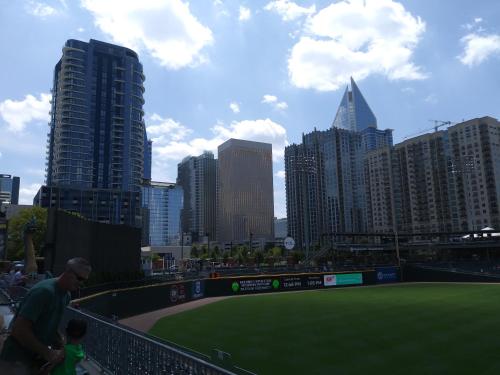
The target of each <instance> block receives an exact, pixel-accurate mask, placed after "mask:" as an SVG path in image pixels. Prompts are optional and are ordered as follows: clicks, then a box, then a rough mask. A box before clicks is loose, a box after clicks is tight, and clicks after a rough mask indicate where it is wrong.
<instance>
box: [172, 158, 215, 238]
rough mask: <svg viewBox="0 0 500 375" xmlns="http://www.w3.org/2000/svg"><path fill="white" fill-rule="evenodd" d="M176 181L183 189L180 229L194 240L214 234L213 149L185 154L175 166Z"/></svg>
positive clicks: (212, 236) (211, 236)
mask: <svg viewBox="0 0 500 375" xmlns="http://www.w3.org/2000/svg"><path fill="white" fill-rule="evenodd" d="M177 184H178V185H179V186H181V187H182V189H183V191H184V207H183V209H182V212H181V227H182V232H183V233H185V234H187V235H189V236H190V238H191V239H192V241H193V242H199V241H202V240H203V238H204V237H205V236H209V237H210V239H211V240H215V239H216V235H217V160H216V159H215V158H214V155H213V153H211V152H204V153H203V154H202V155H200V156H188V157H186V158H184V160H182V162H181V163H179V164H178V166H177Z"/></svg>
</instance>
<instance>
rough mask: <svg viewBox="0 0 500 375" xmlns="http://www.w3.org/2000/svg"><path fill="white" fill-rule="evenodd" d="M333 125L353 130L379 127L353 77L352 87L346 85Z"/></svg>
mask: <svg viewBox="0 0 500 375" xmlns="http://www.w3.org/2000/svg"><path fill="white" fill-rule="evenodd" d="M332 127H335V128H339V129H346V130H352V131H362V130H364V129H367V128H375V129H376V128H377V118H376V117H375V115H374V114H373V112H372V110H371V108H370V106H369V105H368V103H367V102H366V100H365V98H364V97H363V94H361V91H360V90H359V88H358V85H356V82H354V79H352V77H351V89H350V90H349V86H347V87H346V89H345V92H344V96H343V97H342V100H341V101H340V105H339V108H338V109H337V114H336V115H335V119H334V120H333V124H332Z"/></svg>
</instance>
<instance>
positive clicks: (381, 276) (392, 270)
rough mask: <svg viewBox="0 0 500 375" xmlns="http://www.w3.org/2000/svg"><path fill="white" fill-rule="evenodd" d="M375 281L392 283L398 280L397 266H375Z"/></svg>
mask: <svg viewBox="0 0 500 375" xmlns="http://www.w3.org/2000/svg"><path fill="white" fill-rule="evenodd" d="M375 272H376V273H377V283H393V282H395V281H399V269H398V268H397V267H380V268H376V269H375Z"/></svg>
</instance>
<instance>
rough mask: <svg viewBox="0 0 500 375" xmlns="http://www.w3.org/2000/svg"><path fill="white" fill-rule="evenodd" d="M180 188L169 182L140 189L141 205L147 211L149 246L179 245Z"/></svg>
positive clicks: (148, 185)
mask: <svg viewBox="0 0 500 375" xmlns="http://www.w3.org/2000/svg"><path fill="white" fill-rule="evenodd" d="M183 195H184V194H183V191H182V187H180V186H176V185H175V184H173V183H169V182H154V181H152V182H151V183H149V184H145V185H144V186H143V187H142V205H143V207H144V208H147V210H148V213H149V215H148V223H149V227H148V231H147V232H148V237H149V239H148V241H147V243H146V244H147V245H151V246H168V245H179V244H180V239H181V227H180V217H181V209H182V205H183V198H184V197H183Z"/></svg>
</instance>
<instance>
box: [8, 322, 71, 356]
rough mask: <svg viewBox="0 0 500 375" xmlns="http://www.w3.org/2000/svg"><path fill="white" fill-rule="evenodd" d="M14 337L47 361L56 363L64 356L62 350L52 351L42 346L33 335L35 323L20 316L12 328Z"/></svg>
mask: <svg viewBox="0 0 500 375" xmlns="http://www.w3.org/2000/svg"><path fill="white" fill-rule="evenodd" d="M11 335H12V337H14V338H15V339H16V341H17V342H18V343H19V344H21V345H22V346H23V347H25V348H27V349H29V350H31V351H32V352H34V353H37V354H39V355H40V356H42V357H43V358H44V359H45V360H46V361H48V362H51V363H56V362H58V361H60V360H61V359H62V358H63V356H64V351H62V350H52V349H49V348H48V347H47V346H45V345H44V344H42V343H41V342H40V341H39V340H38V339H37V338H36V336H35V335H34V333H33V322H32V321H31V320H29V319H26V318H23V317H22V316H18V317H17V318H16V320H15V321H14V325H13V327H12V333H11Z"/></svg>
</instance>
